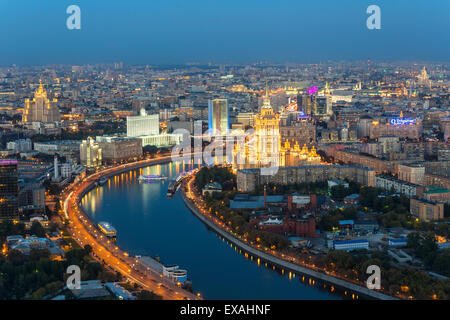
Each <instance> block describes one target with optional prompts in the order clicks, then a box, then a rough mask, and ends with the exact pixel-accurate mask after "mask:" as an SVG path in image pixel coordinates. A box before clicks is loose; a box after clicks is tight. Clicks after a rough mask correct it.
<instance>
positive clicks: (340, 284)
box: [182, 188, 400, 300]
mask: <svg viewBox="0 0 450 320" xmlns="http://www.w3.org/2000/svg"><path fill="white" fill-rule="evenodd" d="M182 197H183V200H184V203H185V204H186V206H187V207H188V208H189V210H190V211H191V212H192V213H193V214H194V215H195V216H196V217H197V218H199V219H200V220H201V221H202V222H203V223H204V224H206V225H207V226H208V227H210V228H211V229H213V230H214V231H215V232H216V233H217V234H219V235H221V236H222V237H223V238H225V239H227V240H228V241H229V242H231V243H233V244H234V245H235V246H236V247H238V248H240V249H241V250H244V251H245V252H247V253H249V254H252V255H253V256H255V257H258V258H260V259H261V260H264V261H266V262H269V263H271V264H273V265H275V266H277V267H279V268H284V269H285V270H288V271H291V272H294V273H297V274H301V275H305V276H309V277H311V278H313V279H318V280H321V281H323V282H325V283H327V284H330V285H333V286H335V287H336V288H339V289H343V290H349V291H351V293H357V294H359V295H360V296H361V297H365V298H368V299H376V300H400V299H398V298H396V297H392V296H389V295H386V294H384V293H381V292H378V291H375V290H370V289H368V288H366V287H363V286H359V285H357V284H354V283H351V282H348V281H344V280H341V279H338V278H335V277H332V276H329V275H327V274H324V273H321V272H317V271H314V270H311V269H308V268H305V267H302V266H299V265H297V264H294V263H292V262H289V261H285V260H282V259H280V258H277V257H275V256H273V255H270V254H267V253H265V252H262V251H260V250H257V249H255V248H253V247H251V246H249V245H247V244H245V243H244V242H242V241H240V240H239V239H236V238H235V237H234V236H233V235H231V234H229V233H228V232H227V231H225V230H223V229H222V228H220V227H219V226H217V225H216V224H215V223H214V222H212V221H211V220H210V219H209V218H207V217H206V216H205V215H203V214H202V213H201V212H199V211H198V210H197V208H196V207H195V205H194V204H193V203H192V202H191V201H190V199H189V198H188V197H187V196H186V194H185V190H184V188H183V190H182ZM351 293H350V294H351Z"/></svg>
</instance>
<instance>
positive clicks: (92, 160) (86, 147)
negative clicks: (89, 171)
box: [80, 137, 102, 168]
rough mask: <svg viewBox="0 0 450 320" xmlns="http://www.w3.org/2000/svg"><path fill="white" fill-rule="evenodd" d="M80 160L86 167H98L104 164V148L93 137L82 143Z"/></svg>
mask: <svg viewBox="0 0 450 320" xmlns="http://www.w3.org/2000/svg"><path fill="white" fill-rule="evenodd" d="M80 162H81V164H82V165H84V166H86V167H91V168H96V167H98V166H100V165H101V164H102V149H101V148H100V146H99V144H98V143H96V142H94V139H92V138H91V137H89V138H87V140H83V142H82V143H81V144H80Z"/></svg>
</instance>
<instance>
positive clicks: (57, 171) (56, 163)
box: [53, 156, 59, 181]
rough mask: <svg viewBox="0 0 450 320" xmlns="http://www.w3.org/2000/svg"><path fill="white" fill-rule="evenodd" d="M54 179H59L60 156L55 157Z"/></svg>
mask: <svg viewBox="0 0 450 320" xmlns="http://www.w3.org/2000/svg"><path fill="white" fill-rule="evenodd" d="M53 179H54V180H55V181H58V180H59V168H58V157H57V156H55V158H54V159H53Z"/></svg>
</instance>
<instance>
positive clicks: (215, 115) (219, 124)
mask: <svg viewBox="0 0 450 320" xmlns="http://www.w3.org/2000/svg"><path fill="white" fill-rule="evenodd" d="M229 123H230V119H229V111H228V100H227V99H213V100H209V102H208V124H209V130H210V132H211V134H212V135H224V134H227V133H228V129H229Z"/></svg>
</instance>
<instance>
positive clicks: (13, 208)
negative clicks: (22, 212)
mask: <svg viewBox="0 0 450 320" xmlns="http://www.w3.org/2000/svg"><path fill="white" fill-rule="evenodd" d="M18 218H19V186H18V171H17V160H2V161H0V220H8V219H18Z"/></svg>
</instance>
